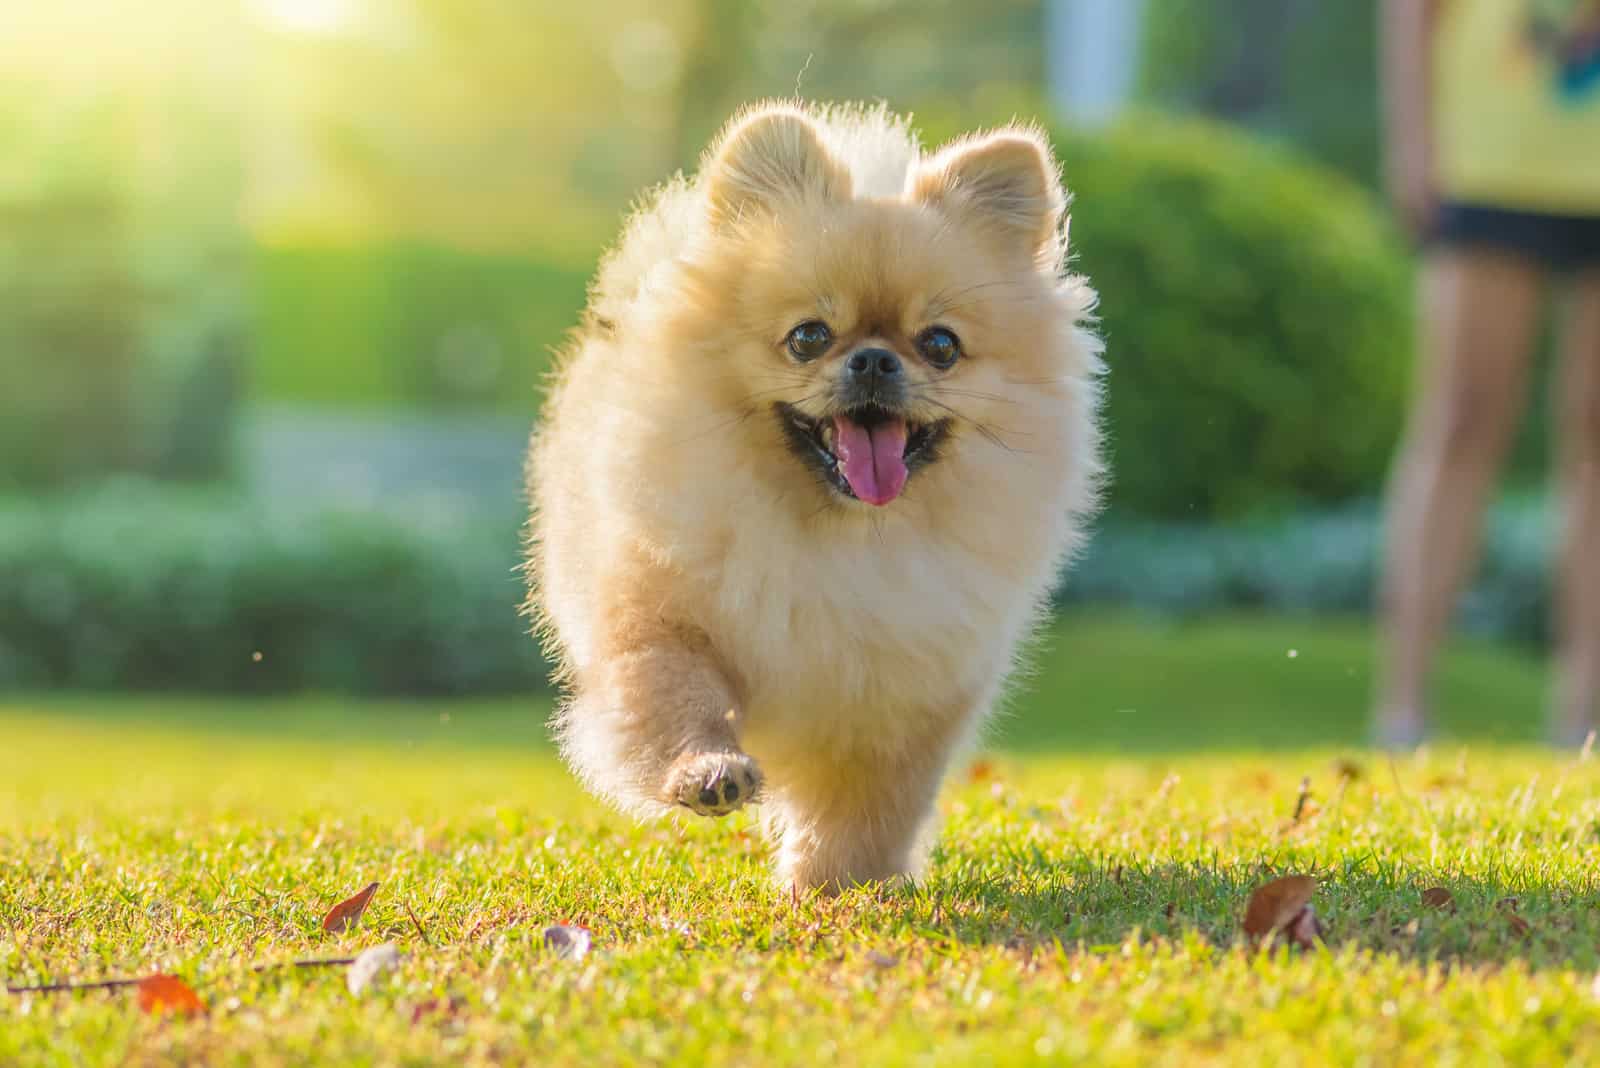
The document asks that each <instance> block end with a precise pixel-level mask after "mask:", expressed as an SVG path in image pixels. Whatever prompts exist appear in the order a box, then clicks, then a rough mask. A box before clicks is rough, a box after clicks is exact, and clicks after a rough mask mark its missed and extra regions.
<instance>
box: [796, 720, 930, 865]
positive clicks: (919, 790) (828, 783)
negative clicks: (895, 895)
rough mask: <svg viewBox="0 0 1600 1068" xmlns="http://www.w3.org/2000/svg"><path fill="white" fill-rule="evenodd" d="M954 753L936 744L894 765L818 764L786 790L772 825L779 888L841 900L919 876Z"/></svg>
mask: <svg viewBox="0 0 1600 1068" xmlns="http://www.w3.org/2000/svg"><path fill="white" fill-rule="evenodd" d="M932 733H934V734H935V735H938V733H939V732H932ZM951 749H952V746H951V745H950V743H949V741H948V739H947V738H945V737H942V736H934V737H929V738H925V739H921V740H919V744H918V745H917V746H916V748H915V749H914V750H912V751H909V752H903V753H900V754H896V756H895V757H894V758H892V759H885V758H884V757H882V756H879V755H874V756H860V757H857V758H852V759H847V760H843V761H839V762H836V763H822V762H819V764H818V765H817V766H815V767H808V768H806V769H804V771H803V773H802V776H803V777H800V778H797V779H796V780H794V781H792V782H791V781H785V782H783V783H782V784H780V785H779V788H778V789H775V790H774V796H773V798H772V804H771V805H770V806H769V807H770V808H771V809H772V810H773V811H772V813H771V815H770V817H769V818H768V829H769V833H770V834H771V835H772V836H773V837H774V838H775V839H776V840H777V842H778V875H779V878H780V880H781V881H782V882H784V883H785V884H786V885H789V886H792V887H794V888H795V889H797V890H802V891H803V890H810V889H813V888H815V889H821V890H822V891H824V892H826V893H837V892H838V891H839V890H842V889H844V888H845V887H848V886H852V885H855V884H859V883H864V882H874V881H879V880H886V881H890V880H895V879H898V878H902V877H905V876H910V875H915V874H917V873H918V872H919V871H920V870H921V868H922V866H923V863H924V861H925V859H926V854H927V849H928V846H929V845H930V844H931V840H932V831H933V824H934V820H933V816H934V802H935V800H936V799H937V796H938V792H939V784H940V783H941V782H942V781H943V779H944V772H945V767H946V765H947V763H948V761H949V757H950V752H951Z"/></svg>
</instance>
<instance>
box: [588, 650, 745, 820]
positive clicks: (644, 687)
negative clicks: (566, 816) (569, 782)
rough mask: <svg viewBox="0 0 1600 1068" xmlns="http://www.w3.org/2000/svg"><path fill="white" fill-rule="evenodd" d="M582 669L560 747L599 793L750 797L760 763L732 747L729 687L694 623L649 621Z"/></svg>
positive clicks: (725, 805) (647, 801)
mask: <svg viewBox="0 0 1600 1068" xmlns="http://www.w3.org/2000/svg"><path fill="white" fill-rule="evenodd" d="M621 636H622V637H623V638H625V639H626V641H625V642H622V643H618V644H617V645H616V646H614V647H613V648H612V650H610V651H609V654H608V655H606V656H604V657H602V658H598V660H597V662H596V664H595V666H593V667H592V668H591V669H590V670H588V671H586V672H583V673H581V677H580V678H579V679H578V680H577V682H578V687H577V696H576V698H575V699H574V700H573V702H572V703H571V705H569V706H568V707H567V708H566V709H565V710H564V712H563V713H562V716H561V723H560V731H561V737H562V744H563V749H564V750H565V752H566V754H567V756H568V758H569V759H570V760H571V761H572V762H573V764H574V765H575V766H576V767H577V768H578V770H579V772H580V773H581V774H582V775H583V776H584V778H585V779H587V780H588V782H589V783H590V785H592V786H593V787H595V788H596V789H597V790H599V791H600V792H601V793H603V794H606V795H607V796H610V797H612V798H614V799H616V800H617V801H619V802H621V803H623V804H624V805H628V806H630V807H634V808H648V807H651V806H652V805H655V804H664V805H680V806H682V807H684V808H687V809H689V810H690V811H692V812H695V813H698V814H699V815H702V816H724V815H727V814H728V813H729V812H732V811H734V810H735V809H737V808H739V807H741V806H743V805H745V804H747V803H748V802H750V801H752V800H754V799H755V797H756V795H757V794H758V793H759V791H760V789H761V782H762V775H761V769H760V767H759V766H758V765H757V764H756V762H755V761H754V760H752V759H751V758H750V757H749V756H748V755H746V754H745V753H744V752H742V751H741V750H740V748H739V740H738V716H739V704H738V697H737V694H736V692H735V689H734V687H733V686H732V684H731V683H730V682H729V680H728V677H727V675H726V673H725V672H724V671H723V670H722V669H721V668H720V666H719V665H718V664H717V662H716V658H715V656H714V654H713V652H712V650H711V648H710V644H709V642H707V641H706V639H705V638H704V636H703V635H701V634H700V633H699V632H698V631H694V630H692V629H690V628H681V627H673V626H670V625H666V624H660V623H656V622H652V623H651V624H649V625H648V626H645V627H639V628H632V629H630V630H629V631H628V632H626V633H625V634H623V635H621Z"/></svg>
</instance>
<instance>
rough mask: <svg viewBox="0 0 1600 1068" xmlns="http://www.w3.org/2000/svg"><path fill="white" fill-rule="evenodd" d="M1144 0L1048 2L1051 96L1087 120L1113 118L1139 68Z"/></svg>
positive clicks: (1067, 111) (1075, 116) (1063, 109)
mask: <svg viewBox="0 0 1600 1068" xmlns="http://www.w3.org/2000/svg"><path fill="white" fill-rule="evenodd" d="M1143 14H1144V0H1047V4H1046V8H1045V20H1046V25H1045V41H1046V44H1045V47H1046V48H1047V49H1048V50H1049V51H1048V53H1047V55H1046V64H1045V66H1046V69H1047V71H1048V72H1049V74H1048V76H1049V79H1050V99H1051V102H1052V103H1054V104H1055V106H1056V107H1057V108H1058V109H1059V110H1060V112H1061V114H1062V115H1063V116H1064V117H1066V118H1068V119H1070V120H1072V121H1074V122H1079V123H1085V124H1091V125H1095V124H1100V123H1105V122H1108V121H1110V120H1111V119H1113V118H1115V117H1116V115H1117V113H1118V112H1119V111H1121V110H1122V107H1123V105H1124V104H1125V103H1126V102H1127V100H1128V97H1129V96H1130V95H1132V93H1133V87H1134V78H1135V77H1136V76H1137V74H1138V69H1139V29H1140V24H1141V16H1142V15H1143Z"/></svg>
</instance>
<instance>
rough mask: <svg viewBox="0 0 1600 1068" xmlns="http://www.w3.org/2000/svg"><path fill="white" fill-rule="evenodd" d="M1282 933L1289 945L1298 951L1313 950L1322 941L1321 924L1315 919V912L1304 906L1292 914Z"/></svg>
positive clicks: (1308, 906)
mask: <svg viewBox="0 0 1600 1068" xmlns="http://www.w3.org/2000/svg"><path fill="white" fill-rule="evenodd" d="M1284 933H1285V934H1287V935H1288V936H1289V943H1290V944H1291V945H1294V946H1297V947H1299V948H1300V949H1315V948H1317V943H1318V942H1320V941H1322V923H1321V921H1319V920H1318V919H1317V914H1316V911H1315V910H1314V909H1312V907H1311V906H1310V905H1306V906H1305V907H1303V908H1302V909H1301V910H1300V911H1299V912H1297V913H1295V914H1294V918H1293V919H1291V920H1290V921H1289V924H1288V926H1287V927H1285V928H1284Z"/></svg>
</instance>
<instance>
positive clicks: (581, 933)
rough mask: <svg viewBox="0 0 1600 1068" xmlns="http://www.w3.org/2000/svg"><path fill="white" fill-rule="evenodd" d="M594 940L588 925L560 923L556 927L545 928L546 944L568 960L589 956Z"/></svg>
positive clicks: (557, 954)
mask: <svg viewBox="0 0 1600 1068" xmlns="http://www.w3.org/2000/svg"><path fill="white" fill-rule="evenodd" d="M593 942H594V939H593V938H592V937H591V936H590V934H589V929H588V928H587V927H576V926H571V925H568V924H564V923H558V924H556V925H555V926H554V927H546V928H545V929H544V944H545V945H546V946H547V947H548V948H550V949H552V950H554V951H555V954H556V956H558V957H566V958H567V959H568V960H582V959H583V958H584V957H586V956H588V954H589V947H590V945H591V944H592V943H593Z"/></svg>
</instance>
